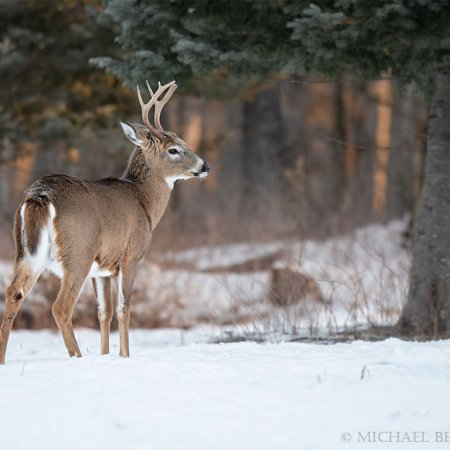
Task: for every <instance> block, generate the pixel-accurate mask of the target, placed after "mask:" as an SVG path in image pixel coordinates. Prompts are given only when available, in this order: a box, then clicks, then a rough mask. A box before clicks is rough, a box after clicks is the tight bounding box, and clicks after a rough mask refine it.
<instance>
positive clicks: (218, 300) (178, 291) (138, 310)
mask: <svg viewBox="0 0 450 450" xmlns="http://www.w3.org/2000/svg"><path fill="white" fill-rule="evenodd" d="M405 228H406V220H396V221H392V222H390V223H388V224H385V225H369V226H366V227H363V228H360V229H357V230H355V231H354V232H353V233H350V234H348V235H343V236H339V237H334V238H330V239H327V240H325V241H323V242H315V241H295V242H290V243H289V242H284V243H283V242H273V243H269V244H256V243H241V244H235V245H227V246H219V247H202V248H197V249H191V250H187V251H180V252H177V253H167V254H164V255H161V254H155V255H153V256H154V259H155V260H156V261H159V262H160V263H161V266H158V265H157V264H155V263H152V262H149V261H144V262H143V263H141V264H140V266H139V270H138V273H137V276H136V280H135V285H134V288H135V290H134V294H133V301H132V306H131V323H132V326H135V327H138V328H153V327H175V328H189V327H193V326H197V325H199V324H205V323H206V324H216V325H223V324H238V325H242V324H246V325H247V326H248V328H250V329H251V330H252V331H253V330H254V329H255V328H256V329H257V331H258V332H259V333H260V334H267V335H268V334H273V333H277V332H282V333H290V334H299V333H303V334H304V333H308V334H310V335H317V334H319V333H323V332H327V333H335V332H338V331H341V330H344V329H352V328H355V327H358V326H363V327H367V326H368V325H393V324H395V323H396V321H397V320H398V317H399V314H400V311H401V308H402V306H403V304H404V301H405V299H406V291H407V286H408V270H409V267H410V260H409V254H408V251H407V249H406V248H405V246H404V242H403V237H402V234H403V232H404V230H405ZM273 252H278V253H279V255H278V256H277V259H276V260H275V261H274V266H277V267H280V266H281V267H288V268H289V269H290V270H292V271H294V272H297V273H300V274H303V275H306V276H308V277H311V278H312V279H313V280H315V281H316V282H317V285H318V289H319V290H320V292H321V295H322V297H323V298H324V299H325V300H326V301H327V303H326V304H315V302H314V301H311V299H310V298H305V299H304V301H302V302H299V304H298V307H297V306H294V307H292V308H279V307H278V306H277V305H274V304H273V303H272V302H271V301H270V292H271V287H272V285H271V281H272V273H271V271H270V270H265V271H259V270H258V271H239V272H233V271H232V269H230V268H231V266H232V265H236V264H240V263H241V264H242V263H245V262H246V261H249V260H251V259H252V258H255V257H264V256H267V255H270V254H273ZM168 263H169V264H168ZM170 263H171V264H170ZM212 268H216V269H217V268H221V269H223V270H224V271H223V272H218V273H214V272H212V271H211V272H208V270H210V269H212ZM227 268H228V269H230V271H227ZM12 272H13V268H12V263H11V262H2V261H0V290H2V291H4V290H5V289H6V287H7V286H8V284H9V283H10V281H11V278H12ZM44 287H45V281H44V284H39V283H38V284H37V285H36V287H35V288H33V290H32V291H31V293H30V295H29V297H28V298H27V300H26V302H25V303H24V305H23V311H25V312H27V313H28V315H29V316H33V317H35V320H34V321H33V327H32V328H43V327H44V328H45V327H48V326H49V324H48V322H49V320H50V323H53V319H52V318H51V312H50V307H51V303H52V301H53V299H54V298H55V296H56V292H57V291H56V290H55V291H54V292H51V293H49V289H48V288H47V291H45V289H44ZM52 289H53V290H54V288H53V287H52V288H51V289H50V291H52ZM2 308H3V303H0V312H1V310H2ZM43 310H44V311H43ZM41 316H44V319H45V320H44V321H42V319H40V317H41ZM80 317H81V318H82V319H80ZM92 318H94V319H95V320H94V322H92ZM75 323H77V324H80V325H82V326H89V327H90V326H93V327H94V326H96V302H95V299H94V298H93V289H92V285H91V283H90V282H88V283H86V285H85V288H84V292H83V294H82V295H81V298H80V301H79V302H78V305H77V308H76V311H75Z"/></svg>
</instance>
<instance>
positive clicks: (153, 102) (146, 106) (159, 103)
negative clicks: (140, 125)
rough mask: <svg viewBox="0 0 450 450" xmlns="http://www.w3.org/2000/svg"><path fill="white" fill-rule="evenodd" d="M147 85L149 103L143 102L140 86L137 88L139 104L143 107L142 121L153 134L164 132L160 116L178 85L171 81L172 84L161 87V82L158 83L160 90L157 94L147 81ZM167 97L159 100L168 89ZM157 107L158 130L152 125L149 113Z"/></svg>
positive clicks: (156, 122)
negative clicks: (149, 96)
mask: <svg viewBox="0 0 450 450" xmlns="http://www.w3.org/2000/svg"><path fill="white" fill-rule="evenodd" d="M145 83H146V84H147V89H148V90H149V92H150V95H151V98H150V100H149V101H148V103H145V102H144V101H143V100H142V95H141V91H140V90H139V86H137V95H138V99H139V103H140V105H141V109H142V121H143V122H144V124H145V125H146V127H147V128H149V129H150V130H152V131H153V132H157V131H163V127H162V126H161V121H160V115H161V111H162V109H163V108H164V106H165V104H166V103H167V102H168V101H169V99H170V97H172V94H173V93H174V91H175V89H176V88H177V85H176V84H175V81H171V82H170V83H167V84H165V85H164V86H162V85H161V82H160V81H159V82H158V89H157V90H156V92H153V90H152V88H151V87H150V85H149V83H148V81H147V80H145ZM167 88H169V90H168V91H167V93H166V95H165V96H164V97H163V98H162V100H158V98H159V97H160V96H161V94H162V93H163V92H164V91H165V90H166V89H167ZM153 106H155V125H156V128H155V127H154V126H153V125H152V124H151V123H150V121H149V120H148V113H149V112H150V110H151V108H152V107H153Z"/></svg>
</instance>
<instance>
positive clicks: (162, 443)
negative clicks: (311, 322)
mask: <svg viewBox="0 0 450 450" xmlns="http://www.w3.org/2000/svg"><path fill="white" fill-rule="evenodd" d="M76 333H77V337H78V340H79V343H80V348H81V350H82V352H83V353H84V355H85V356H84V357H83V358H81V359H69V358H68V357H67V356H66V353H65V349H64V346H63V343H62V339H61V337H60V336H59V335H58V334H52V333H50V332H48V331H37V332H36V331H35V332H30V331H13V333H12V335H11V340H10V346H9V348H8V353H7V364H6V365H5V366H0V398H1V403H0V433H1V440H0V448H1V449H5V450H21V449H23V450H30V449H33V450H40V449H45V450H53V449H55V450H61V449H64V450H80V449H83V450H89V449H92V450H103V449H105V450H115V449H120V450H134V449H135V450H138V449H142V450H150V449H157V450H165V449H167V450H177V449H183V450H189V449H193V450H203V449H204V450H212V449H215V450H216V449H224V450H225V449H226V450H229V449H237V450H240V449H242V450H251V449H255V450H264V449H271V450H273V449H277V450H278V449H289V450H291V449H296V450H297V449H298V450H301V449H305V450H306V449H309V450H313V449H317V450H319V449H320V450H330V449H349V450H350V449H358V450H359V449H365V448H367V449H391V448H392V449H394V448H395V449H403V448H407V449H427V448H429V449H441V448H442V449H444V448H449V446H450V443H447V444H443V443H437V442H435V441H436V439H438V440H439V439H440V437H442V435H441V434H436V433H442V432H450V425H449V420H448V405H449V404H450V389H449V386H450V342H449V341H439V342H428V343H415V342H403V341H400V340H397V339H389V340H386V341H383V342H362V341H357V342H353V343H351V344H335V345H316V344H299V343H281V344H270V343H266V344H256V343H250V342H243V343H233V344H213V343H211V339H212V338H213V337H214V336H215V337H218V336H219V334H218V333H220V331H217V330H211V329H208V330H207V329H195V330H191V331H188V332H182V331H179V330H157V331H133V332H132V333H131V353H132V357H131V358H130V359H122V358H119V357H118V356H116V355H117V352H118V349H117V341H118V336H117V335H116V334H114V335H113V336H112V352H113V354H112V355H108V356H98V351H99V334H98V333H97V332H95V331H92V330H77V331H76ZM389 432H391V434H387V433H389ZM414 432H418V433H423V434H413V433H414ZM345 433H347V434H345ZM368 433H372V434H368ZM368 439H371V440H372V441H373V440H376V441H377V442H375V443H374V442H368V441H367V440H368ZM405 439H406V441H405ZM408 439H410V440H412V439H415V440H423V439H425V440H428V441H429V442H427V443H423V442H419V443H408V442H407V440H408ZM447 439H448V440H449V441H450V434H449V435H448V436H447ZM346 440H350V442H345V441H346ZM363 440H365V442H362V441H363ZM380 440H381V441H386V440H390V441H391V443H389V442H388V443H386V442H379V441H380ZM398 440H402V441H403V443H401V442H398Z"/></svg>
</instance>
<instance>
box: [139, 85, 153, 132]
mask: <svg viewBox="0 0 450 450" xmlns="http://www.w3.org/2000/svg"><path fill="white" fill-rule="evenodd" d="M136 88H137V95H138V99H139V103H140V105H141V109H142V121H143V122H144V125H145V126H146V127H147V128H148V129H150V130H152V131H156V129H155V127H154V126H153V125H152V124H151V123H150V121H149V120H148V113H149V112H150V110H151V109H152V106H153V104H154V101H153V95H152V98H151V99H150V101H149V102H148V103H145V102H144V100H142V95H141V91H140V89H139V86H136Z"/></svg>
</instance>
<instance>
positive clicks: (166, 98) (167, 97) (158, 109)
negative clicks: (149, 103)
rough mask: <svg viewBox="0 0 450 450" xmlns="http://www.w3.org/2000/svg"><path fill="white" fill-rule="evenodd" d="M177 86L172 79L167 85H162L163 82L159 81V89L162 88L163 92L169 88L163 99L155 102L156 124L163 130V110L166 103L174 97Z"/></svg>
mask: <svg viewBox="0 0 450 450" xmlns="http://www.w3.org/2000/svg"><path fill="white" fill-rule="evenodd" d="M177 87H178V86H177V85H176V83H175V81H171V82H170V83H167V84H166V85H165V86H161V82H160V81H158V91H159V90H160V89H161V92H164V90H165V89H167V88H169V90H168V91H167V93H166V95H165V96H164V97H163V98H162V100H158V101H156V103H155V125H156V127H157V128H158V129H159V130H161V131H162V130H163V127H162V126H161V111H162V110H163V108H164V106H165V105H166V103H167V102H168V101H169V100H170V97H172V95H173V93H174V92H175V90H176V89H177ZM158 91H157V92H158Z"/></svg>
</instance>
